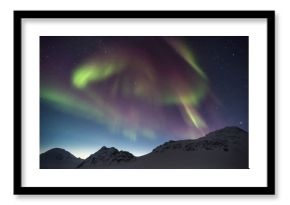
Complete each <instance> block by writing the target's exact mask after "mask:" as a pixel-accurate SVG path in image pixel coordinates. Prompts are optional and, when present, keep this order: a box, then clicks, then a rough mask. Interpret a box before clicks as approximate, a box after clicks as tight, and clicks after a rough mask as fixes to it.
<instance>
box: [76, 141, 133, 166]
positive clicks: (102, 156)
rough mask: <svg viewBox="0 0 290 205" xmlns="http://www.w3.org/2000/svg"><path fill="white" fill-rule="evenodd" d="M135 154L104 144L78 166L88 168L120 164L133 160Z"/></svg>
mask: <svg viewBox="0 0 290 205" xmlns="http://www.w3.org/2000/svg"><path fill="white" fill-rule="evenodd" d="M134 158H135V156H134V155H133V154H131V153H130V152H127V151H122V150H121V151H119V150H117V149H116V148H115V147H110V148H108V147H106V146H103V147H102V148H101V149H99V150H98V151H97V152H96V153H94V154H92V155H91V156H89V157H88V158H87V159H85V160H84V161H83V162H82V163H81V164H80V165H79V166H78V168H87V167H91V166H103V167H106V166H109V165H114V164H119V163H122V162H128V161H130V160H133V159H134Z"/></svg>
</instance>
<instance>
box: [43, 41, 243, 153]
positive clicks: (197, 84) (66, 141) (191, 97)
mask: <svg viewBox="0 0 290 205" xmlns="http://www.w3.org/2000/svg"><path fill="white" fill-rule="evenodd" d="M40 86H41V88H40V152H44V151H46V150H48V149H51V148H54V147H60V148H64V149H66V150H68V151H70V152H71V153H73V154H74V155H76V156H77V157H82V158H85V157H87V156H89V154H93V153H94V152H96V151H97V150H98V149H99V148H100V147H102V146H108V147H112V146H114V147H116V148H117V149H120V150H126V151H129V152H131V153H133V154H134V155H137V156H139V155H143V154H145V153H148V152H150V151H152V149H153V148H155V147H156V146H158V145H160V144H162V143H164V142H165V141H168V140H180V139H196V138H199V137H201V136H204V135H205V134H206V133H208V132H210V131H214V130H216V129H220V128H223V127H226V126H239V127H241V128H243V129H245V130H248V37H245V36H235V37H230V36H224V37H222V36H220V37H213V36H211V37H198V36H193V37H149V36H145V37H142V36H138V37H132V36H128V37H125V36H123V37H117V36H116V37H100V36H96V37H88V36H83V37H77V36H64V37H60V36H56V37H54V36H47V37H46V36H42V37H40Z"/></svg>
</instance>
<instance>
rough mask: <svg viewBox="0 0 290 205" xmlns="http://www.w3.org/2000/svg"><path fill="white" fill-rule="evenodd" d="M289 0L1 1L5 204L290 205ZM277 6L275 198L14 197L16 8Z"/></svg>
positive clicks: (0, 190) (1, 189)
mask: <svg viewBox="0 0 290 205" xmlns="http://www.w3.org/2000/svg"><path fill="white" fill-rule="evenodd" d="M289 8H290V7H289V6H288V5H287V1H283V2H282V1H278V0H277V1H273V0H264V1H258V0H256V1H254V0H240V1H232V0H219V1H216V0H202V1H192V0H189V1H185V0H178V1H172V0H166V1H164V0H160V1H157V0H146V1H142V2H141V1H136V0H122V1H120V0H115V1H113V0H106V1H100V2H98V1H96V0H86V1H79V0H70V1H64V0H63V1H61V0H47V1H37V0H26V1H23V0H22V1H21V0H10V1H4V0H3V1H1V2H0V31H1V32H0V60H1V61H0V62H1V64H0V65H1V67H0V79H1V80H0V93H1V95H0V96H1V97H0V100H1V101H0V102H1V105H0V129H1V135H0V139H1V141H0V142H1V143H0V144H1V147H0V157H1V163H0V170H1V172H0V173H1V174H0V203H1V204H8V205H10V204H29V205H30V204H31V205H33V204H55V205H57V204H62V205H66V204H70V205H73V204H80V203H82V204H84V205H85V204H97V203H99V204H102V205H103V204H104V205H105V204H126V205H130V204H140V205H142V204H146V205H147V204H150V203H151V204H158V205H161V204H166V205H170V204H177V203H178V204H189V203H190V204H194V203H195V204H216V205H218V204H222V205H227V204H255V205H256V204H263V205H264V204H265V205H267V204H289V202H290V194H289V193H290V192H289V183H290V176H289V175H290V174H289V173H290V161H289V156H290V149H289V148H288V147H289V144H290V134H289V133H288V132H287V131H288V124H289V123H288V122H289V120H288V116H289V114H290V107H289V105H290V91H289V89H290V80H289V77H290V63H289V60H288V58H289V57H288V56H289V46H290V26H289V25H290V24H289V21H290V12H289ZM56 9H57V10H153V9H154V10H258V9H259V10H262V9H264V10H276V35H277V36H276V61H277V63H276V75H277V76H276V82H277V83H276V103H277V105H276V116H277V118H276V128H277V131H276V161H277V162H276V171H277V173H276V193H277V194H276V196H14V195H13V10H56Z"/></svg>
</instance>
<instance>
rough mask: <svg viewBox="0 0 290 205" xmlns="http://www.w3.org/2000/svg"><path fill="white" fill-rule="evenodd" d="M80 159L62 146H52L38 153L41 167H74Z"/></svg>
mask: <svg viewBox="0 0 290 205" xmlns="http://www.w3.org/2000/svg"><path fill="white" fill-rule="evenodd" d="M81 162H82V159H80V158H76V157H75V156H74V155H73V154H71V153H70V152H68V151H66V150H65V149H62V148H53V149H50V150H48V151H46V152H44V153H42V154H41V155H40V168H41V169H66V168H75V167H76V166H77V165H78V164H79V163H81Z"/></svg>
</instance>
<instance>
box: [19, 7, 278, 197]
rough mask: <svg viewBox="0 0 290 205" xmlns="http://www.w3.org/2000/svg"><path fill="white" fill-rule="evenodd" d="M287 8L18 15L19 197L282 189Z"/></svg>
mask: <svg viewBox="0 0 290 205" xmlns="http://www.w3.org/2000/svg"><path fill="white" fill-rule="evenodd" d="M274 18H275V13H274V11H14V194H274V193H275V191H274V190H275V180H274V179H275V177H274V174H275V163H274V159H275V157H274V156H275V155H274V148H275V122H274V121H275V120H274V119H275V109H274V103H275V93H274V90H275V89H274V88H275V84H274V79H275V68H274V66H275V64H274V62H275V61H274V59H275V58H274V57H275V56H274V53H275V46H274V45H275V42H274V36H275V35H274V34H275V28H274V25H275V22H274Z"/></svg>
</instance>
